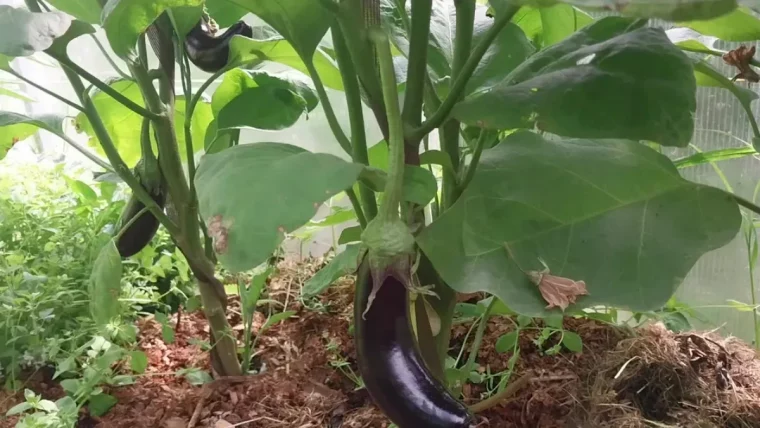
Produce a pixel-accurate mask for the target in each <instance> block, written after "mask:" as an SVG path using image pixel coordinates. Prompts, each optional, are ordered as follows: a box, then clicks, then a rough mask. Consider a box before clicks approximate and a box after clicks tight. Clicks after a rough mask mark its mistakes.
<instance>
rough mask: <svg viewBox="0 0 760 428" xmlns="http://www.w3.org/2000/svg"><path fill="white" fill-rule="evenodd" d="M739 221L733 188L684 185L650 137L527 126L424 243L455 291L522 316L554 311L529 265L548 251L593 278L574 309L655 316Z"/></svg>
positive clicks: (559, 264) (486, 161)
mask: <svg viewBox="0 0 760 428" xmlns="http://www.w3.org/2000/svg"><path fill="white" fill-rule="evenodd" d="M740 226H741V215H740V213H739V209H738V206H737V204H736V203H735V202H734V201H733V198H732V197H731V196H730V195H728V194H726V193H724V192H723V191H721V190H718V189H715V188H712V187H708V186H704V185H700V184H696V183H692V182H690V181H687V180H684V179H683V178H682V177H681V176H680V175H679V174H678V171H677V169H676V168H675V167H674V166H673V164H672V163H671V162H670V161H669V160H668V158H666V157H665V156H663V155H661V154H659V153H658V152H656V151H655V150H653V149H651V148H649V147H648V146H646V145H644V144H640V143H637V142H633V141H625V140H581V139H568V140H561V141H549V140H545V139H543V138H541V137H540V136H538V135H536V134H534V133H532V132H529V131H518V132H515V133H514V134H511V135H510V136H508V137H507V138H506V139H505V140H503V141H502V142H501V143H499V144H498V145H496V146H495V147H493V148H491V149H488V150H485V151H484V152H483V155H482V158H481V161H480V164H479V166H478V169H477V172H476V173H475V177H474V179H473V181H472V182H471V184H470V186H469V187H468V188H467V189H466V190H465V191H464V192H463V194H462V196H461V197H460V199H458V200H457V202H456V203H455V204H454V205H453V206H452V207H451V209H449V210H448V211H446V212H445V213H444V214H443V215H441V216H440V217H439V218H438V219H436V221H434V222H433V223H432V224H431V225H430V226H429V227H428V228H426V229H425V230H423V231H422V232H421V233H420V235H419V236H418V237H417V242H418V243H419V245H420V247H421V248H422V250H423V251H424V252H425V254H426V255H427V256H428V257H429V258H430V260H431V261H432V263H433V265H434V267H435V269H436V271H437V272H438V273H439V274H440V275H441V276H442V278H443V280H444V281H445V282H446V283H447V284H449V285H450V286H451V287H453V288H454V289H455V290H457V291H460V292H463V293H469V292H475V291H487V292H489V293H492V294H495V295H496V296H497V297H498V298H499V299H501V300H502V301H504V302H509V307H510V308H511V309H513V310H515V311H517V312H519V313H522V314H525V315H531V316H544V315H546V314H547V311H546V309H545V307H546V305H547V302H546V301H544V300H543V299H542V296H541V294H540V293H539V291H538V289H537V287H536V286H535V285H533V284H532V283H531V282H529V280H528V278H527V276H526V275H525V274H523V273H522V272H521V270H520V269H523V270H525V271H534V270H539V271H540V270H542V268H543V267H542V265H541V263H540V262H539V258H540V259H542V260H543V261H544V262H545V263H546V265H547V266H548V268H549V269H550V272H551V274H553V275H557V276H561V277H566V278H570V279H573V280H577V281H580V280H583V281H585V283H586V286H587V289H588V295H586V296H581V297H580V298H579V299H578V300H577V302H576V303H575V304H573V305H571V306H570V307H569V308H568V309H569V310H576V309H579V308H583V307H589V306H594V305H610V306H615V307H622V308H628V309H631V310H634V311H646V310H652V309H655V308H658V307H660V306H662V305H663V304H665V302H666V301H667V300H668V298H669V297H670V296H671V295H672V294H673V292H674V291H675V289H676V288H677V287H678V286H679V284H680V283H681V281H682V280H683V278H684V277H685V276H686V274H687V273H688V272H689V270H691V268H692V267H693V266H694V264H695V263H696V262H697V260H698V259H699V258H700V257H701V256H702V255H703V254H705V253H706V252H708V251H711V250H714V249H716V248H719V247H721V246H723V245H725V244H727V243H728V242H729V241H731V239H732V238H733V237H734V236H735V235H736V233H737V232H738V231H739V228H740ZM507 249H509V251H511V252H512V254H514V257H515V259H512V257H510V256H509V252H508V250H507ZM515 260H516V261H517V264H516V263H515Z"/></svg>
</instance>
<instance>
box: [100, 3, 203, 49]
mask: <svg viewBox="0 0 760 428" xmlns="http://www.w3.org/2000/svg"><path fill="white" fill-rule="evenodd" d="M184 7H194V8H195V9H196V14H197V19H200V17H201V13H202V12H203V0H109V1H108V3H107V4H106V6H105V7H104V8H103V18H102V22H103V27H104V28H105V30H106V37H108V42H109V43H110V44H111V49H113V51H114V53H115V54H116V55H118V56H120V57H122V58H126V57H129V56H131V55H133V54H134V49H135V46H136V45H137V39H139V38H140V35H141V34H142V33H144V32H145V30H146V29H148V27H149V26H150V25H151V24H152V23H153V21H155V20H156V18H158V17H159V16H160V15H161V14H162V13H164V12H165V11H166V10H167V9H172V8H184Z"/></svg>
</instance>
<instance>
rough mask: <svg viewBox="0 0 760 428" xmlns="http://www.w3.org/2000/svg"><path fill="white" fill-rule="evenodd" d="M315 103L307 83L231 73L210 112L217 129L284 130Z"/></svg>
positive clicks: (276, 76) (284, 76) (284, 77)
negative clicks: (213, 116) (214, 119)
mask: <svg viewBox="0 0 760 428" xmlns="http://www.w3.org/2000/svg"><path fill="white" fill-rule="evenodd" d="M318 103H319V98H318V97H317V95H316V94H315V93H314V90H313V89H312V88H311V86H310V85H309V83H308V82H307V81H305V80H297V79H295V78H293V77H289V76H287V74H286V73H279V74H274V73H269V72H266V71H259V70H256V71H245V70H241V69H238V68H236V69H233V70H230V71H228V72H227V73H225V75H224V80H223V81H222V83H221V84H220V85H219V87H218V88H217V89H216V91H215V92H214V96H213V98H212V100H211V109H212V111H213V112H214V115H215V117H216V120H217V124H216V126H217V129H220V130H224V129H229V128H241V127H252V128H258V129H267V130H280V129H285V128H288V127H290V126H292V125H293V124H295V123H296V122H297V121H298V119H299V118H300V117H301V116H302V115H303V114H307V113H309V112H310V111H312V110H313V109H314V108H315V107H316V106H317V104H318Z"/></svg>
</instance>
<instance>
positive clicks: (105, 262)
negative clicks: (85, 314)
mask: <svg viewBox="0 0 760 428" xmlns="http://www.w3.org/2000/svg"><path fill="white" fill-rule="evenodd" d="M121 276H122V265H121V256H120V255H119V250H118V249H117V248H116V242H115V241H114V240H113V239H110V240H109V241H108V242H107V243H106V245H104V246H103V248H101V250H100V253H99V254H98V257H97V258H96V259H95V263H94V265H93V267H92V273H91V274H90V281H89V295H88V296H89V298H90V314H91V315H92V318H93V320H94V321H95V323H96V324H97V325H99V326H105V325H106V324H108V322H109V321H111V319H112V318H113V317H115V316H118V315H119V313H120V307H119V305H120V303H119V294H120V293H121Z"/></svg>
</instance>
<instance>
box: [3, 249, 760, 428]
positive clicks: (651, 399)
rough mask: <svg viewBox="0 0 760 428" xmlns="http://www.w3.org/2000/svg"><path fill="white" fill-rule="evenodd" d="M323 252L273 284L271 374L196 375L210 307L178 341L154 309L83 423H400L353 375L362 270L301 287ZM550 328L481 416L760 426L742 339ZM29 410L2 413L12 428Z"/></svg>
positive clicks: (516, 423) (577, 321)
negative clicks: (282, 316) (305, 293)
mask: <svg viewBox="0 0 760 428" xmlns="http://www.w3.org/2000/svg"><path fill="white" fill-rule="evenodd" d="M323 263H324V261H323V260H322V259H317V260H310V261H308V262H305V263H296V262H294V261H282V262H281V263H280V265H279V273H278V274H277V275H276V276H275V277H273V278H272V279H271V282H270V283H269V285H268V294H267V296H266V298H267V299H270V300H269V303H265V304H264V305H262V306H259V310H260V311H261V312H259V313H257V314H256V317H255V320H254V332H256V333H258V331H259V330H260V329H261V327H262V325H263V323H264V322H265V315H264V313H265V312H266V311H267V310H269V308H270V307H271V308H273V309H275V310H276V311H282V310H283V306H284V307H286V308H287V310H291V311H295V315H294V316H292V317H291V318H288V319H286V320H284V321H282V322H280V323H278V324H275V325H274V326H272V327H270V328H269V329H268V330H266V331H265V332H264V333H263V335H262V336H261V337H260V338H259V341H258V344H257V346H256V357H255V358H254V365H255V367H254V368H255V369H257V370H258V371H259V374H256V375H251V376H246V377H241V378H233V379H223V380H215V381H212V382H210V383H206V384H204V385H193V384H191V383H190V382H189V381H188V380H187V378H185V377H183V376H177V375H175V374H174V373H175V372H177V371H178V370H181V369H187V368H193V367H194V368H199V369H201V370H206V371H208V370H209V364H208V354H207V352H205V351H204V349H203V348H202V346H203V342H204V341H207V337H208V327H207V323H206V320H205V318H204V316H203V314H202V312H200V311H196V312H192V313H185V312H180V314H179V319H178V316H177V315H176V314H175V315H174V316H173V318H172V322H173V323H175V324H176V327H177V328H176V333H175V341H174V342H173V343H165V342H164V341H163V340H162V335H161V326H160V325H159V324H158V323H157V322H156V321H155V320H154V319H152V318H145V319H142V320H140V321H139V323H138V327H139V331H140V335H139V348H140V349H142V350H143V351H144V352H145V353H146V354H147V355H148V357H149V366H148V369H147V370H146V373H145V374H144V375H142V376H139V377H138V379H137V381H136V382H135V383H134V384H132V385H128V386H123V387H113V388H112V387H107V388H106V391H107V392H108V393H110V394H112V395H114V396H115V397H117V399H118V403H117V404H116V405H115V406H114V407H113V408H112V409H111V410H110V411H109V412H108V413H107V414H106V415H104V416H102V417H99V418H98V417H94V416H90V415H88V414H87V411H86V409H83V411H82V414H81V418H80V422H79V424H78V427H108V428H122V427H124V428H126V427H160V428H185V427H188V428H192V427H213V428H224V427H260V428H275V427H276V428H280V427H293V428H307V427H314V428H316V427H326V428H360V427H361V428H365V427H366V428H370V427H371V428H375V427H377V428H381V427H382V428H386V427H389V426H390V422H389V421H388V420H387V419H386V418H385V417H384V416H383V415H382V413H380V412H379V411H378V410H377V409H376V408H375V407H374V405H373V404H372V401H371V399H370V398H369V396H368V394H367V393H366V391H365V390H364V389H361V388H357V385H356V383H354V382H353V381H352V380H351V379H350V377H349V376H348V375H347V373H348V374H349V375H350V374H351V373H352V372H353V373H357V369H356V364H355V360H354V359H355V353H354V347H353V339H352V336H351V335H350V333H349V327H350V322H351V318H352V316H351V314H352V296H353V281H352V278H351V277H345V278H342V279H340V280H339V281H338V282H337V283H336V284H334V285H333V286H332V287H330V288H329V289H328V290H327V291H325V292H324V293H323V294H322V295H320V297H319V299H318V300H314V301H310V302H305V301H304V300H303V299H301V298H300V296H299V290H300V287H301V285H302V284H303V282H304V281H305V280H306V279H308V278H309V277H310V276H311V275H313V273H314V272H315V271H316V270H318V269H319V268H320V267H321V265H322V264H323ZM468 297H469V298H470V301H473V302H474V301H477V300H478V298H480V297H482V296H477V295H472V296H464V297H463V298H462V300H464V299H466V298H468ZM306 305H308V307H307V306H306ZM229 319H230V323H231V325H232V326H233V329H234V330H235V332H236V334H237V335H238V338H239V339H241V340H242V336H243V329H242V325H241V317H240V313H239V303H238V301H237V299H236V298H231V299H230V311H229ZM515 325H516V323H515V320H513V319H510V318H508V317H506V316H499V317H492V318H491V319H490V321H489V322H488V324H487V327H486V330H485V334H484V339H483V345H482V347H481V350H480V352H479V354H478V357H477V363H478V365H479V367H480V369H479V371H480V372H481V373H482V374H488V373H498V372H501V371H504V370H505V369H507V367H508V364H509V359H510V357H511V356H512V354H511V353H510V352H507V353H499V352H497V351H496V345H495V344H496V342H497V340H498V339H499V337H501V336H503V335H504V334H505V333H508V332H510V331H513V330H514V328H515ZM471 326H472V322H471V321H469V322H463V323H460V324H457V325H455V327H454V328H453V331H452V341H451V345H452V346H451V355H452V356H453V357H455V358H456V356H457V354H458V353H459V350H460V348H461V347H462V343H463V342H464V339H465V336H466V335H467V332H468V330H470V327H471ZM536 327H538V328H533V329H528V330H524V331H523V332H522V333H521V334H520V336H519V342H518V343H519V347H520V354H519V358H518V359H517V362H516V364H515V368H514V371H513V373H512V375H511V377H510V383H511V384H514V383H517V384H521V385H525V386H524V387H522V388H519V389H518V390H517V391H516V392H515V393H514V394H513V395H512V396H511V397H508V398H506V399H505V400H503V401H500V402H499V403H498V404H497V405H496V406H494V407H492V408H490V409H488V410H486V411H483V412H481V413H478V415H477V418H478V425H477V426H478V427H500V428H502V427H503V428H535V427H539V428H565V427H584V428H585V427H615V428H637V427H650V426H657V427H684V428H687V427H688V428H692V427H694V428H697V427H699V428H702V427H729V428H734V427H736V428H739V427H742V428H743V427H760V359H758V356H757V354H756V352H755V351H754V350H753V349H752V348H751V347H749V346H747V345H746V344H744V343H742V342H741V341H740V340H738V339H736V338H721V337H719V336H717V335H714V334H709V333H704V332H682V333H673V332H671V331H668V330H666V329H665V328H664V327H663V326H662V325H661V324H651V325H647V326H645V327H643V328H640V329H636V330H630V329H621V328H619V327H615V326H611V325H608V324H605V323H603V322H600V321H596V320H592V319H587V318H566V319H565V320H564V328H565V329H566V330H568V331H572V332H575V333H577V334H578V335H579V336H580V337H581V339H582V342H583V350H582V352H571V351H569V350H567V349H565V348H563V347H561V348H559V349H560V350H559V352H557V353H556V354H553V355H547V354H546V352H545V350H546V349H548V348H550V347H552V346H553V345H555V344H556V343H557V342H558V340H557V339H556V337H555V338H550V339H549V340H548V341H547V342H546V343H544V344H543V346H542V347H541V348H539V346H538V345H537V344H536V339H537V337H538V335H539V333H540V327H541V325H540V324H538V325H537V326H536ZM473 336H474V333H472V334H471V335H470V340H471V339H472V337H473ZM469 343H470V342H469V341H468V342H467V349H469ZM466 357H467V352H465V353H464V357H463V358H466ZM496 381H498V379H496ZM487 384H488V382H481V383H479V384H478V383H466V384H465V385H464V386H463V387H462V394H463V397H462V399H463V401H464V402H465V403H467V404H468V405H472V404H474V403H476V402H478V401H481V400H482V399H483V398H486V396H485V395H484V394H485V393H486V386H487ZM26 387H27V388H30V389H32V390H34V391H36V392H38V393H41V394H42V395H43V396H44V397H45V398H49V399H57V398H60V397H61V396H62V394H63V391H62V390H61V388H60V386H58V385H57V384H55V382H52V381H50V380H49V375H45V374H44V373H42V374H38V375H37V376H35V377H32V378H30V379H29V380H28V381H27V385H26ZM22 398H23V389H22V391H19V392H17V393H16V394H10V393H7V392H0V415H4V414H5V411H6V410H7V409H8V408H10V407H11V406H12V405H14V404H16V403H17V402H19V401H21V399H22ZM15 422H16V419H15V418H6V419H5V420H3V419H2V416H0V428H6V427H8V428H9V427H13V426H14V425H15ZM404 428H405V427H404ZM420 428H424V427H420Z"/></svg>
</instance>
